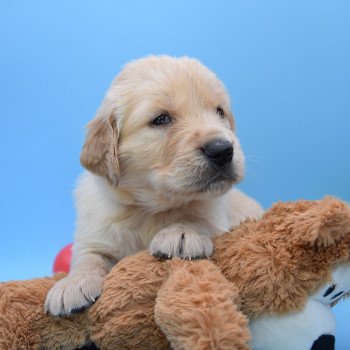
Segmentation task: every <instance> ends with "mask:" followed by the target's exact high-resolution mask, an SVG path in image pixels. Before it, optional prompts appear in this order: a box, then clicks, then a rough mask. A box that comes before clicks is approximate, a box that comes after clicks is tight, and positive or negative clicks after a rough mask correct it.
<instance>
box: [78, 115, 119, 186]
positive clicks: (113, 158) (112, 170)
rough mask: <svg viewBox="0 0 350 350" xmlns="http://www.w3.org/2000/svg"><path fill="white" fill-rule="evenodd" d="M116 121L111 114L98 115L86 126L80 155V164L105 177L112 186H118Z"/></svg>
mask: <svg viewBox="0 0 350 350" xmlns="http://www.w3.org/2000/svg"><path fill="white" fill-rule="evenodd" d="M117 145H118V130H117V119H116V116H115V115H114V114H113V113H110V114H109V115H108V116H105V115H103V114H101V113H100V114H98V115H97V116H96V117H95V119H93V120H92V121H91V122H90V123H89V124H88V134H87V137H86V140H85V144H84V146H83V150H82V152H81V155H80V163H81V165H82V166H83V167H84V168H86V169H87V170H89V171H91V172H92V173H94V174H96V175H99V176H103V177H105V178H106V179H107V180H108V182H109V183H110V184H112V185H114V186H116V185H117V184H118V177H119V163H118V155H117Z"/></svg>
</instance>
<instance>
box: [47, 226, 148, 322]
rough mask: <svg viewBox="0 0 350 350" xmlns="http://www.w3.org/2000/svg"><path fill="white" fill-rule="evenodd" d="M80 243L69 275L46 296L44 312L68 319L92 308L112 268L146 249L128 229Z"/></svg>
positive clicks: (74, 253)
mask: <svg viewBox="0 0 350 350" xmlns="http://www.w3.org/2000/svg"><path fill="white" fill-rule="evenodd" d="M79 243H80V242H77V243H76V244H75V247H74V248H75V249H74V251H73V263H72V266H71V271H70V272H69V274H68V276H66V277H65V278H63V279H61V280H60V281H58V282H57V283H56V284H55V285H54V287H53V288H52V289H51V290H50V292H49V293H48V295H47V297H46V302H45V311H46V312H47V313H49V314H51V315H53V316H61V317H62V316H69V315H71V314H74V313H78V312H81V311H83V310H85V309H87V308H89V307H90V306H91V305H92V304H93V303H94V302H95V301H96V299H97V298H98V297H99V296H100V294H101V290H102V285H103V281H104V278H105V276H106V274H107V273H108V272H109V271H110V269H111V268H112V267H113V265H115V264H116V263H117V261H119V260H120V259H122V258H123V257H124V256H126V255H130V254H133V253H135V252H137V251H139V250H142V249H144V246H143V245H142V243H141V241H140V240H139V238H138V237H137V236H136V235H134V234H133V233H132V232H127V231H126V230H124V231H123V232H120V231H118V232H114V235H113V234H112V232H111V231H110V232H109V235H108V237H105V239H104V240H103V241H100V242H97V241H95V242H93V243H92V242H90V244H88V243H87V242H84V245H79ZM108 243H109V245H108ZM92 247H93V248H92Z"/></svg>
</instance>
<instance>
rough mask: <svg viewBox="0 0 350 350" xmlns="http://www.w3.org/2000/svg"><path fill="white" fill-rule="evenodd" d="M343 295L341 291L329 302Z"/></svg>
mask: <svg viewBox="0 0 350 350" xmlns="http://www.w3.org/2000/svg"><path fill="white" fill-rule="evenodd" d="M343 293H344V291H341V292H339V293H337V294H335V295H333V296H332V298H331V300H333V299H335V298H338V297H339V296H341V295H342V294H343Z"/></svg>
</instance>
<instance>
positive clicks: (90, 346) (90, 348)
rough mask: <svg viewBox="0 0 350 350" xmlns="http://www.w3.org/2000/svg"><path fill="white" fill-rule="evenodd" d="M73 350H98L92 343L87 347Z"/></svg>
mask: <svg viewBox="0 0 350 350" xmlns="http://www.w3.org/2000/svg"><path fill="white" fill-rule="evenodd" d="M75 350H99V348H98V347H97V346H96V345H95V344H94V343H91V344H88V345H84V346H83V347H82V348H79V349H75Z"/></svg>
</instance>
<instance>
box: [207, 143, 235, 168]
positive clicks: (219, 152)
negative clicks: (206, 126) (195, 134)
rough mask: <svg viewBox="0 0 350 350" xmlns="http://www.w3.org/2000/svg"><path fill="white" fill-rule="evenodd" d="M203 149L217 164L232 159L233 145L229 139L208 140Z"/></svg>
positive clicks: (222, 163) (221, 164)
mask: <svg viewBox="0 0 350 350" xmlns="http://www.w3.org/2000/svg"><path fill="white" fill-rule="evenodd" d="M201 150H202V152H203V153H204V154H205V155H206V156H207V157H208V159H209V160H210V161H211V162H212V163H214V164H215V165H219V166H223V165H225V164H226V163H229V162H231V161H232V157H233V146H232V144H231V143H230V142H229V141H227V140H224V139H215V140H211V141H209V142H207V143H206V144H205V145H204V146H203V147H202V148H201Z"/></svg>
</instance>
